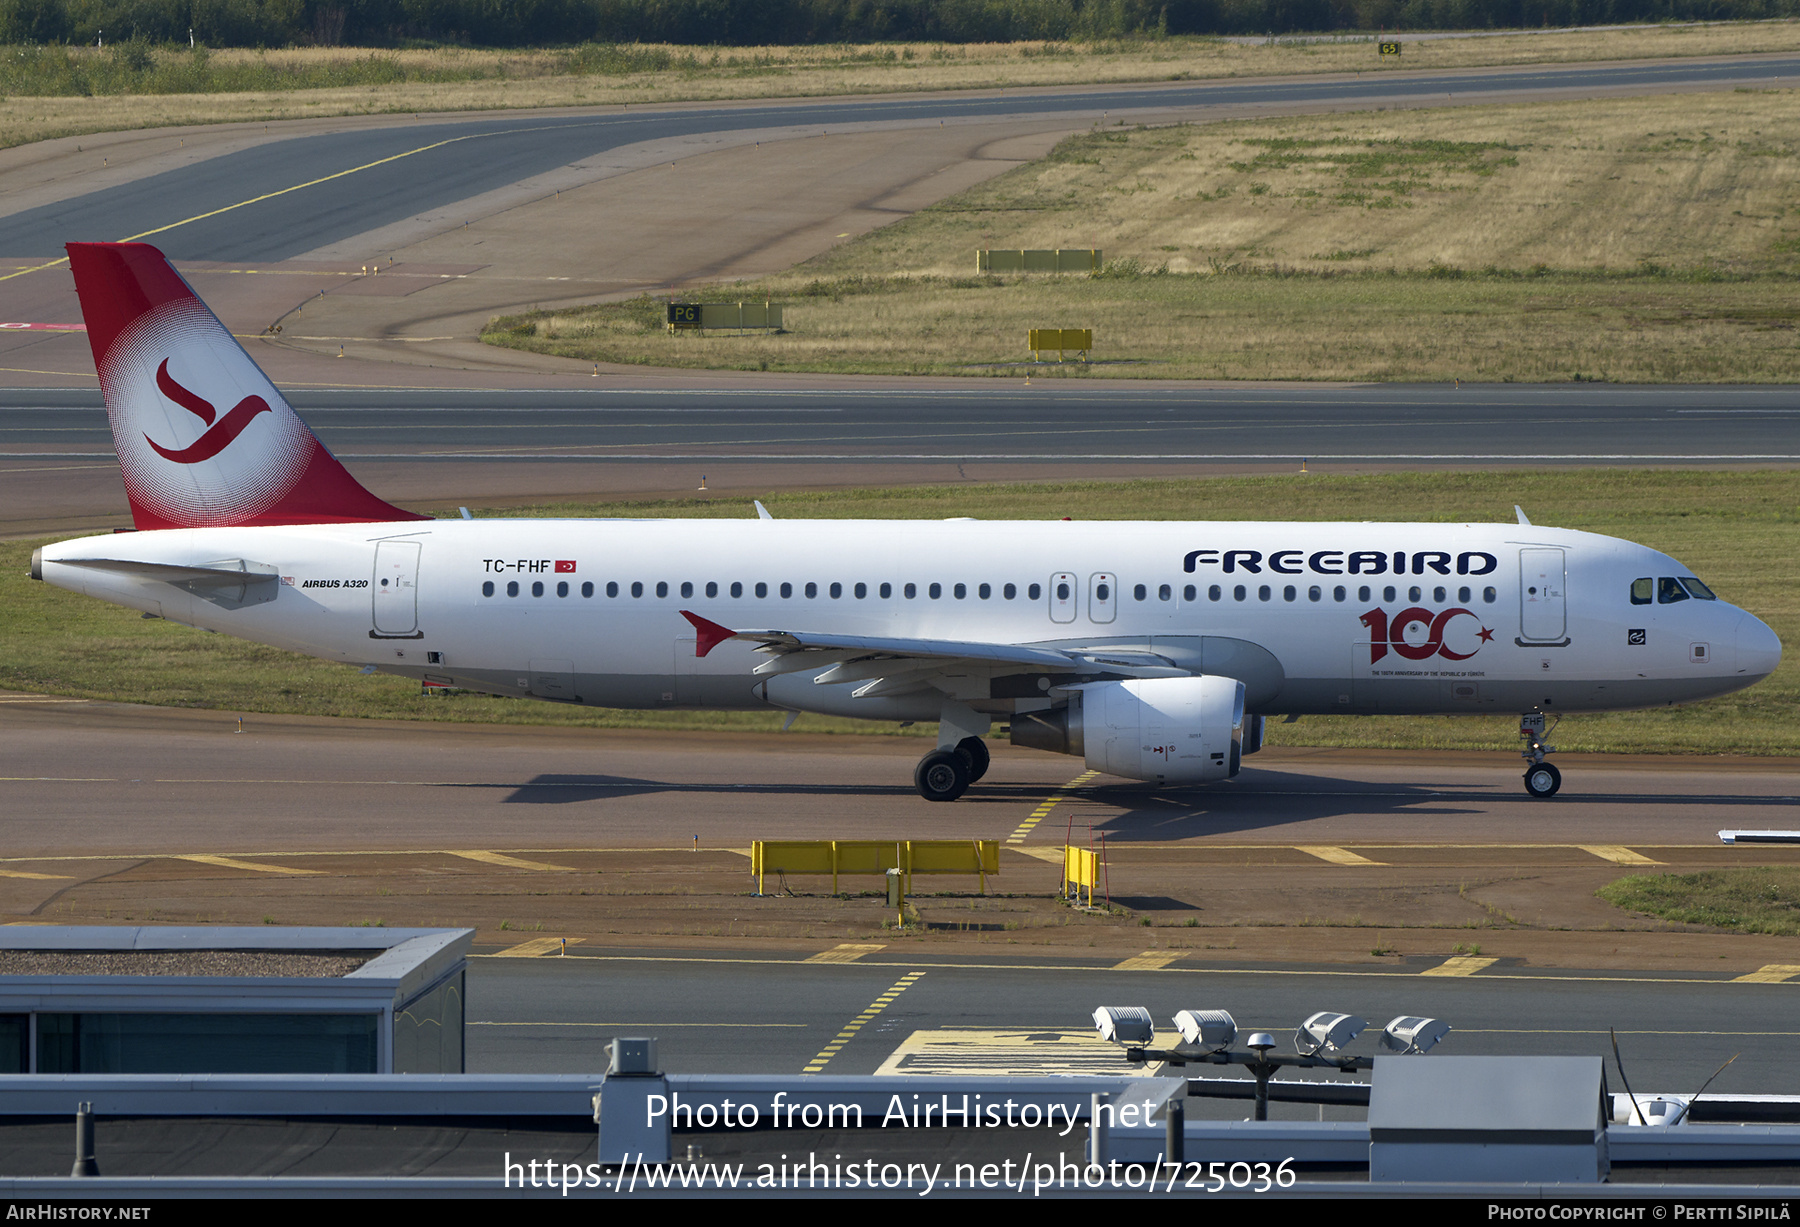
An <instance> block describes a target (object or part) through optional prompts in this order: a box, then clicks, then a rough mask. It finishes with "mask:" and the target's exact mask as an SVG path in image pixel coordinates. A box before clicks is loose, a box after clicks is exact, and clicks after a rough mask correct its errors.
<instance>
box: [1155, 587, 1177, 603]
mask: <svg viewBox="0 0 1800 1227" xmlns="http://www.w3.org/2000/svg"><path fill="white" fill-rule="evenodd" d="M1174 595H1175V590H1174V589H1173V588H1170V587H1169V585H1167V584H1164V585H1163V586H1162V587H1160V588H1158V589H1157V590H1156V599H1157V600H1159V601H1166V600H1169V599H1170V598H1171V597H1173V596H1174Z"/></svg>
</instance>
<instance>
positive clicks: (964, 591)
mask: <svg viewBox="0 0 1800 1227" xmlns="http://www.w3.org/2000/svg"><path fill="white" fill-rule="evenodd" d="M950 595H952V596H954V597H955V598H956V599H957V600H959V601H960V600H962V599H963V598H964V597H966V596H968V595H969V586H968V585H967V584H958V585H956V586H955V587H954V588H952V589H950Z"/></svg>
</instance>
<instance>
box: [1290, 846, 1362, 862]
mask: <svg viewBox="0 0 1800 1227" xmlns="http://www.w3.org/2000/svg"><path fill="white" fill-rule="evenodd" d="M1294 851H1296V852H1304V853H1306V855H1308V856H1316V857H1318V858H1319V859H1320V860H1322V861H1330V862H1331V863H1332V864H1333V865H1380V864H1383V863H1384V862H1382V861H1372V860H1370V859H1369V858H1368V857H1366V856H1359V855H1357V854H1356V853H1354V852H1352V851H1350V849H1348V848H1339V847H1336V846H1334V845H1332V844H1295V845H1294Z"/></svg>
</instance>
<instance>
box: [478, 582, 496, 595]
mask: <svg viewBox="0 0 1800 1227" xmlns="http://www.w3.org/2000/svg"><path fill="white" fill-rule="evenodd" d="M481 595H482V596H493V595H494V581H493V580H491V579H490V580H486V581H484V582H483V583H482V585H481Z"/></svg>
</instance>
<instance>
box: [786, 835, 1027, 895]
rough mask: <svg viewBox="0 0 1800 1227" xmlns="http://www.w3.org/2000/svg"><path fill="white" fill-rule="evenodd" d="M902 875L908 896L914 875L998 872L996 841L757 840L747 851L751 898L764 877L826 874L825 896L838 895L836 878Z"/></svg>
mask: <svg viewBox="0 0 1800 1227" xmlns="http://www.w3.org/2000/svg"><path fill="white" fill-rule="evenodd" d="M890 869H898V870H899V871H900V873H901V875H902V878H903V880H902V882H901V890H903V891H904V892H905V893H907V894H911V893H912V875H913V874H915V873H973V874H979V875H980V876H981V893H982V894H984V895H985V894H987V875H988V874H990V873H999V872H1000V841H999V840H995V839H759V840H756V841H755V842H754V843H752V844H751V845H750V872H751V873H753V874H755V875H756V893H757V894H759V895H760V894H763V893H765V892H764V890H763V878H764V876H765V875H767V874H771V873H782V874H789V873H792V874H802V873H810V874H827V873H828V874H830V875H831V893H832V894H834V895H835V894H837V893H838V875H839V874H874V875H880V876H885V875H886V873H887V871H888V870H890Z"/></svg>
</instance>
